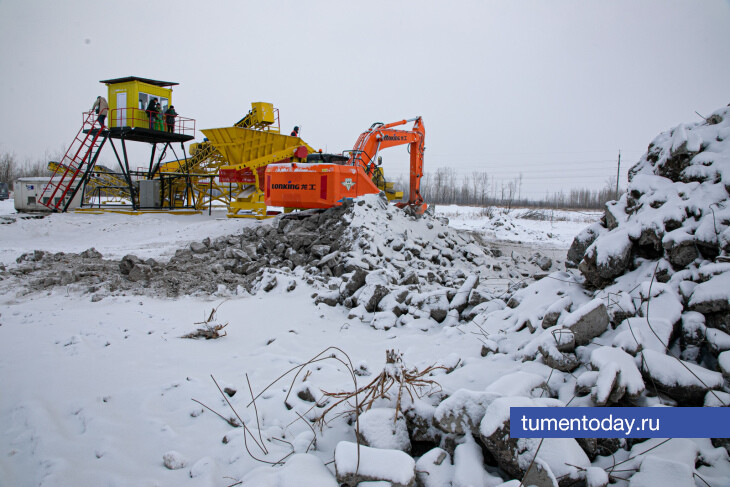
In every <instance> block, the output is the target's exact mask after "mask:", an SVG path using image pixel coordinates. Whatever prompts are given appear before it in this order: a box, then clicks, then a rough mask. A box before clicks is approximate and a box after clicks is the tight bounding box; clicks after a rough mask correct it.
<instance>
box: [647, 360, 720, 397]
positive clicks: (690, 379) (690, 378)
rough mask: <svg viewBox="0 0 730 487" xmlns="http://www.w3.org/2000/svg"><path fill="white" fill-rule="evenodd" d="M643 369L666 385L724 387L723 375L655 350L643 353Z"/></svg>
mask: <svg viewBox="0 0 730 487" xmlns="http://www.w3.org/2000/svg"><path fill="white" fill-rule="evenodd" d="M642 356H643V357H642V358H643V364H642V368H643V369H645V370H647V371H648V373H649V374H651V376H652V377H653V378H654V379H656V380H659V381H661V382H662V384H665V385H679V386H697V387H709V388H710V389H716V388H721V387H722V386H723V385H724V382H725V381H724V380H723V378H722V374H720V373H719V372H714V371H711V370H707V369H705V368H704V367H700V366H698V365H696V364H693V363H691V362H686V361H684V360H679V359H677V358H674V357H670V356H668V355H664V354H663V353H660V352H657V351H655V350H644V351H643V352H642Z"/></svg>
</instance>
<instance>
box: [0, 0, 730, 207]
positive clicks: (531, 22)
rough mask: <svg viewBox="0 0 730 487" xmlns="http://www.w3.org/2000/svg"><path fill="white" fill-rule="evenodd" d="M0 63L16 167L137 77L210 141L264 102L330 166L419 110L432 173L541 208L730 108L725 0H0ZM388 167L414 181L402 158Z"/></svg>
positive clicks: (401, 152) (50, 149) (1, 96)
mask: <svg viewBox="0 0 730 487" xmlns="http://www.w3.org/2000/svg"><path fill="white" fill-rule="evenodd" d="M0 60H1V61H2V76H0V101H1V102H2V103H1V105H0V106H1V108H0V110H1V111H2V115H1V116H0V151H2V152H11V153H14V154H15V155H16V156H17V157H18V159H20V160H21V161H22V160H26V159H28V160H37V159H43V158H45V157H46V155H47V154H52V153H58V152H64V151H65V148H66V147H67V146H68V145H69V144H70V142H71V140H72V139H73V136H74V135H75V134H76V132H77V131H78V129H79V127H80V124H81V120H82V118H81V113H82V112H83V111H85V110H88V109H89V108H90V107H91V104H92V103H93V101H94V99H95V98H96V96H97V95H100V94H103V95H105V96H106V86H104V85H102V84H100V83H99V80H102V79H108V78H116V77H123V76H130V75H133V76H140V77H147V78H153V79H160V80H165V81H175V82H178V83H180V85H179V86H176V87H175V88H174V92H173V96H172V102H173V104H174V105H175V108H176V109H177V111H178V113H179V114H180V115H182V116H186V117H190V118H194V119H196V120H197V128H198V129H201V128H212V127H223V126H230V125H232V124H233V123H235V122H236V121H238V120H239V119H240V118H241V117H242V116H243V115H245V113H246V112H247V111H248V110H249V109H250V103H251V102H252V101H268V102H272V103H273V104H274V105H275V106H276V107H278V108H279V110H280V114H281V123H282V131H286V132H287V133H288V132H289V131H290V130H291V128H292V127H293V126H294V125H299V126H300V127H301V135H302V138H303V139H304V140H306V141H307V142H308V143H309V144H310V145H312V146H313V147H315V148H322V149H324V150H327V151H330V152H340V151H342V150H346V149H351V148H352V146H353V144H354V143H355V140H356V139H357V137H358V135H359V134H360V132H362V131H363V130H365V129H367V128H368V127H369V126H370V125H371V124H372V123H373V122H385V123H388V122H392V121H396V120H400V119H403V118H411V117H414V116H417V115H421V116H422V117H423V120H424V123H425V127H426V147H427V150H426V159H425V164H426V170H427V171H434V170H435V169H436V168H438V167H447V166H450V167H454V168H456V169H457V170H458V171H459V172H460V173H462V174H470V173H471V172H472V171H486V172H489V173H490V174H491V175H492V176H494V177H495V178H498V179H503V180H506V179H509V178H514V177H517V176H518V175H519V174H520V173H522V174H523V181H524V189H523V194H525V195H527V196H542V195H543V194H544V193H545V192H546V191H553V190H555V189H560V188H569V187H573V186H590V187H601V186H603V185H604V184H605V181H606V179H607V178H608V177H610V176H615V173H616V159H617V155H618V152H619V150H621V153H622V175H621V178H622V180H623V178H625V170H626V169H628V167H629V166H630V165H631V164H633V163H634V162H636V161H637V160H638V158H639V157H640V156H641V155H642V154H643V153H644V152H645V151H646V148H647V146H648V144H649V143H650V142H651V141H652V139H653V138H654V137H655V136H656V135H658V134H659V132H661V131H664V130H667V129H670V128H672V127H674V126H676V125H677V124H679V123H682V122H693V121H699V120H701V119H700V118H699V116H698V115H697V114H696V113H695V111H697V112H699V113H700V114H702V115H704V116H707V115H708V114H709V113H711V112H712V111H713V110H715V109H717V108H720V107H722V106H725V105H727V104H728V103H730V62H729V61H730V2H729V1H728V0H611V1H605V0H603V1H591V0H571V1H568V0H550V1H547V0H543V1H538V0H502V1H490V0H480V1H430V0H427V1H423V0H421V1H397V0H390V1H377V0H376V1H368V2H349V1H342V0H340V1H317V0H314V1H302V0H300V1H257V2H253V1H235V2H234V1H216V0H209V1H207V2H202V1H188V0H176V1H154V2H153V1H139V0H132V1H124V2H122V1H115V2H109V1H105V0H95V1H85V0H64V1H57V0H54V1H50V0H0ZM201 137H202V136H201V135H200V134H198V140H199V139H200V138H201ZM145 151H147V149H145ZM382 155H383V160H384V168H385V170H386V175H387V174H388V173H391V174H393V175H394V174H397V173H402V172H405V171H407V157H408V156H407V153H406V151H405V148H393V149H388V150H387V151H384V152H382ZM104 160H106V161H110V164H111V161H114V160H115V159H114V156H113V153H112V152H111V151H109V153H108V154H107V153H106V150H105V152H104V153H103V154H102V161H104ZM114 164H116V163H114ZM146 164H147V161H146V160H142V161H140V163H139V164H138V165H139V166H146ZM622 182H625V181H622Z"/></svg>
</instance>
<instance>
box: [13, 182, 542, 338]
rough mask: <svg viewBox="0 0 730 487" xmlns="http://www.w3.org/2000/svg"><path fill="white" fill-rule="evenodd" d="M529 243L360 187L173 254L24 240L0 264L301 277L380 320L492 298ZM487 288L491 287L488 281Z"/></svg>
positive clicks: (77, 280) (532, 263) (79, 281)
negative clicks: (505, 250)
mask: <svg viewBox="0 0 730 487" xmlns="http://www.w3.org/2000/svg"><path fill="white" fill-rule="evenodd" d="M538 257H539V256H538V255H537V254H535V255H533V256H527V255H524V256H523V255H517V254H513V255H508V256H507V255H502V254H501V252H500V251H499V250H496V249H490V248H489V247H488V246H487V245H486V244H484V243H483V242H481V241H480V240H479V238H478V236H474V235H472V234H470V233H468V232H456V231H454V229H452V228H449V227H448V226H447V224H446V222H444V221H443V219H439V218H436V217H434V216H432V215H428V214H427V215H425V216H424V217H423V218H420V219H416V218H413V217H411V216H409V215H408V214H407V212H404V211H402V210H399V209H397V208H395V207H392V206H388V205H387V204H386V201H385V200H384V199H383V198H381V197H380V196H379V195H368V196H365V197H363V198H360V199H358V200H356V201H354V202H353V201H348V202H346V203H345V204H344V205H342V206H340V207H335V208H330V209H327V210H324V211H305V212H301V213H294V214H290V215H283V216H281V217H278V218H275V219H273V220H270V221H266V222H261V223H260V224H259V225H257V226H256V227H253V228H252V227H246V228H244V231H243V232H242V233H241V234H239V235H228V236H222V237H218V238H215V239H210V238H206V239H204V240H203V241H201V242H192V243H191V244H190V245H189V246H188V247H187V248H182V249H178V250H177V251H176V253H175V255H174V256H173V257H172V258H171V259H170V260H169V262H159V261H156V260H154V259H146V260H144V259H141V258H139V257H137V256H135V255H131V254H130V255H127V256H125V257H124V258H122V259H121V261H118V262H117V261H113V260H105V259H103V258H102V256H101V254H99V253H98V252H96V251H95V250H94V249H89V250H88V251H86V252H83V253H81V254H73V253H49V252H43V251H35V252H29V253H26V254H23V255H21V256H20V257H19V258H18V260H17V262H18V265H17V266H15V267H12V268H10V269H8V270H6V271H5V272H4V277H8V278H9V279H7V280H6V282H5V283H4V284H6V285H11V286H14V287H15V288H16V289H20V290H23V291H21V292H37V291H40V290H44V289H51V288H53V287H56V286H59V285H63V286H66V291H67V292H72V291H76V292H79V293H92V294H93V295H94V297H93V299H103V297H104V296H106V295H110V294H111V295H113V294H130V293H131V294H150V295H156V296H167V297H176V296H180V295H196V294H197V295H213V294H216V295H219V296H226V295H231V294H241V293H242V292H244V291H245V292H248V293H251V294H255V293H257V292H259V291H264V292H268V291H271V290H273V289H274V288H277V287H280V288H282V289H284V288H285V289H286V290H287V291H291V290H293V289H294V288H295V287H296V286H297V283H300V282H302V281H304V282H306V283H308V284H310V285H312V286H313V287H314V288H315V289H316V290H317V293H316V294H317V295H316V302H318V303H325V304H328V305H332V306H334V305H338V304H341V305H344V306H346V307H348V308H352V316H353V317H354V316H357V317H359V318H361V319H363V320H366V321H368V322H370V323H372V325H373V326H374V327H376V328H381V329H388V328H391V327H393V326H395V325H396V324H403V323H405V322H406V321H412V320H414V319H418V318H423V319H426V320H429V321H432V323H433V324H435V323H436V322H438V323H443V322H447V323H451V324H454V323H456V322H458V321H459V320H460V319H462V318H464V317H470V316H473V313H474V310H475V309H477V310H478V308H477V306H478V305H480V304H482V303H483V302H485V301H488V300H490V299H492V294H491V293H490V291H489V289H488V288H487V286H486V283H487V282H489V280H494V279H497V280H499V281H502V282H504V281H509V282H515V283H519V282H521V281H524V280H525V279H529V278H532V277H533V276H535V275H537V274H540V273H542V270H541V269H542V268H547V267H546V263H545V262H543V261H542V260H540V259H539V258H538ZM492 289H493V288H492Z"/></svg>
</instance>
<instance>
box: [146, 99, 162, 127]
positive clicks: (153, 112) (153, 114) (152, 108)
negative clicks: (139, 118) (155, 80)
mask: <svg viewBox="0 0 730 487" xmlns="http://www.w3.org/2000/svg"><path fill="white" fill-rule="evenodd" d="M159 114H160V106H159V105H158V104H157V98H152V99H151V100H150V102H149V104H148V105H147V117H148V118H149V119H150V130H152V129H154V128H155V122H156V121H157V117H158V115H159Z"/></svg>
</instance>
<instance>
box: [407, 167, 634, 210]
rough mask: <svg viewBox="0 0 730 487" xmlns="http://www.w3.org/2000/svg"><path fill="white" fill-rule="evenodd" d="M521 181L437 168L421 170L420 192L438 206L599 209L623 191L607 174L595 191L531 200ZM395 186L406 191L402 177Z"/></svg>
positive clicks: (581, 191)
mask: <svg viewBox="0 0 730 487" xmlns="http://www.w3.org/2000/svg"><path fill="white" fill-rule="evenodd" d="M522 183H523V176H522V173H520V175H519V176H518V177H516V178H513V179H507V180H504V179H497V178H495V177H493V176H490V175H489V173H487V172H483V171H473V172H472V173H471V174H469V175H468V176H465V177H460V176H459V175H458V173H457V171H456V170H455V169H454V168H451V167H441V168H438V169H437V170H436V171H435V172H425V173H424V175H423V178H422V179H421V194H422V195H423V197H424V198H425V200H426V201H428V202H429V203H434V204H441V205H465V206H503V207H507V208H511V207H514V206H520V207H536V208H588V209H590V208H597V209H600V208H603V207H604V205H605V204H606V202H607V201H611V200H615V199H617V198H618V197H619V196H620V195H621V193H622V192H623V190H621V189H619V191H618V192H617V191H616V178H615V177H610V178H608V179H607V180H606V183H605V185H604V187H603V188H601V189H599V190H590V189H586V188H573V189H571V190H569V191H567V192H565V191H563V190H561V191H558V192H554V193H552V194H546V195H545V197H543V198H541V199H534V198H527V197H524V196H523V195H522ZM396 188H397V189H398V190H404V191H407V189H408V183H407V182H405V181H404V180H403V177H402V176H401V177H400V178H398V179H397V180H396Z"/></svg>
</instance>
